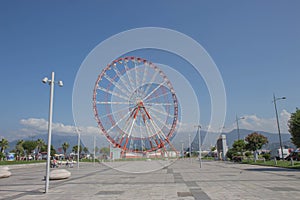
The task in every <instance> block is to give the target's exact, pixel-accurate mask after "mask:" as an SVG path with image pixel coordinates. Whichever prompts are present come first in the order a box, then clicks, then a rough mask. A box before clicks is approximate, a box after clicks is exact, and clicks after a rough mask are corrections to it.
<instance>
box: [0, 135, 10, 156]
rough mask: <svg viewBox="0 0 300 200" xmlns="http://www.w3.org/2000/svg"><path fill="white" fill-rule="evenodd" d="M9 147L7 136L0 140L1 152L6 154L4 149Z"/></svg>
mask: <svg viewBox="0 0 300 200" xmlns="http://www.w3.org/2000/svg"><path fill="white" fill-rule="evenodd" d="M8 147H9V145H8V140H7V139H5V138H2V140H1V141H0V152H1V153H3V154H4V150H5V149H7V148H8Z"/></svg>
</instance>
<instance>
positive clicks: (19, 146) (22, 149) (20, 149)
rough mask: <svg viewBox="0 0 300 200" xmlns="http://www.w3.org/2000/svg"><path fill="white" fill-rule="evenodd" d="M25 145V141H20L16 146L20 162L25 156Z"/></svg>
mask: <svg viewBox="0 0 300 200" xmlns="http://www.w3.org/2000/svg"><path fill="white" fill-rule="evenodd" d="M23 143H24V140H18V142H17V144H16V153H17V160H19V158H20V156H21V155H23V154H24V148H23Z"/></svg>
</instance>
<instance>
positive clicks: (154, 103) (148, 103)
mask: <svg viewBox="0 0 300 200" xmlns="http://www.w3.org/2000/svg"><path fill="white" fill-rule="evenodd" d="M144 105H145V106H152V105H155V106H172V105H174V103H160V102H145V103H144Z"/></svg>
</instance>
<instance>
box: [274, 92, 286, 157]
mask: <svg viewBox="0 0 300 200" xmlns="http://www.w3.org/2000/svg"><path fill="white" fill-rule="evenodd" d="M281 99H286V97H280V98H276V97H275V94H273V103H274V107H275V114H276V122H277V128H278V134H279V144H280V150H281V158H282V159H283V148H282V141H281V134H280V127H279V120H278V112H277V106H276V101H277V100H281Z"/></svg>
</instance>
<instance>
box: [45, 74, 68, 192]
mask: <svg viewBox="0 0 300 200" xmlns="http://www.w3.org/2000/svg"><path fill="white" fill-rule="evenodd" d="M42 82H43V83H49V85H50V103H49V122H48V148H47V165H46V180H45V181H46V183H45V193H47V192H48V188H49V174H50V157H51V155H50V154H51V131H52V111H53V93H54V84H55V81H54V72H52V74H51V80H49V79H48V78H47V77H45V78H43V80H42ZM57 84H58V85H59V86H60V87H62V86H63V82H62V81H58V82H57Z"/></svg>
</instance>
